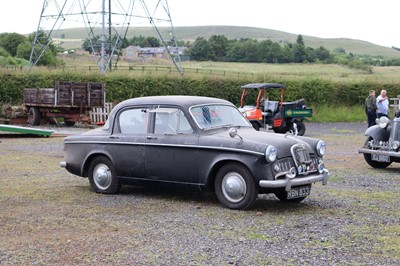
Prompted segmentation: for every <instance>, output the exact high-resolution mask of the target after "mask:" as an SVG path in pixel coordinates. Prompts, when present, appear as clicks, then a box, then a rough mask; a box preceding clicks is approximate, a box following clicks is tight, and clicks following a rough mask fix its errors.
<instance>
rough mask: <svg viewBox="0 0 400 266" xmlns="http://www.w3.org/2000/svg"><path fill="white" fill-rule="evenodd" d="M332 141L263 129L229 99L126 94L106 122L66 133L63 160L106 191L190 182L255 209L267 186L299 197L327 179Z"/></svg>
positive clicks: (287, 197) (284, 196) (231, 203)
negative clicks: (326, 162) (131, 96)
mask: <svg viewBox="0 0 400 266" xmlns="http://www.w3.org/2000/svg"><path fill="white" fill-rule="evenodd" d="M325 149H326V145H325V142H324V141H322V140H318V139H314V138H306V137H298V136H292V135H289V134H288V135H280V134H274V133H268V132H259V131H256V130H255V129H254V128H253V127H252V126H251V124H250V123H249V122H248V120H247V119H246V118H245V117H244V116H243V115H242V114H241V113H240V112H239V110H238V109H237V108H236V107H235V106H234V105H233V104H232V103H230V102H228V101H225V100H221V99H216V98H209V97H196V96H152V97H143V98H135V99H129V100H126V101H123V102H121V103H119V104H118V105H116V106H115V107H114V108H113V110H112V111H111V113H110V116H109V119H108V120H107V122H106V124H105V125H104V126H103V127H101V128H97V129H94V130H92V131H89V132H87V133H83V134H82V135H74V136H68V137H66V138H65V139H64V150H65V157H64V159H65V161H63V162H61V163H60V166H61V167H65V168H66V170H67V171H69V172H70V173H72V174H74V175H77V176H82V177H88V178H89V183H90V185H91V187H92V189H93V190H94V191H95V192H98V193H107V194H113V193H117V192H118V191H119V189H120V186H121V184H123V183H132V181H151V182H150V183H152V184H154V181H157V182H168V183H176V184H185V185H188V184H189V185H193V186H196V187H199V188H209V189H211V190H213V191H215V193H216V195H217V197H218V199H219V200H220V202H221V203H222V204H223V205H224V206H226V207H228V208H232V209H247V208H249V207H251V206H252V204H253V203H254V202H255V200H256V198H257V195H258V194H259V193H274V194H275V195H276V196H277V197H278V198H279V199H280V200H283V201H293V202H299V201H301V200H303V199H305V198H306V197H307V196H308V195H309V194H310V189H311V185H312V184H313V183H315V182H322V184H324V185H325V184H326V183H327V180H328V170H327V169H326V168H325V166H324V161H323V155H324V153H325ZM140 183H143V182H140Z"/></svg>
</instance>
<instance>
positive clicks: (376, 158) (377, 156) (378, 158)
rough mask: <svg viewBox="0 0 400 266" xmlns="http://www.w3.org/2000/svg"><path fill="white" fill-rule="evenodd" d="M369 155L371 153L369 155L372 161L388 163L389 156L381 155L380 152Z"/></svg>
mask: <svg viewBox="0 0 400 266" xmlns="http://www.w3.org/2000/svg"><path fill="white" fill-rule="evenodd" d="M371 155H372V156H371V159H372V161H377V162H388V163H390V156H388V155H382V154H371Z"/></svg>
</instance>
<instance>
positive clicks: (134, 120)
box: [118, 108, 149, 134]
mask: <svg viewBox="0 0 400 266" xmlns="http://www.w3.org/2000/svg"><path fill="white" fill-rule="evenodd" d="M148 118H149V110H148V109H145V108H137V109H128V110H125V111H123V112H122V113H121V114H120V115H119V117H118V122H119V126H120V130H121V133H122V134H144V133H147V125H148Z"/></svg>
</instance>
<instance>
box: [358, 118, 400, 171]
mask: <svg viewBox="0 0 400 266" xmlns="http://www.w3.org/2000/svg"><path fill="white" fill-rule="evenodd" d="M365 135H366V136H367V139H366V141H365V143H364V146H363V147H362V148H361V149H359V150H358V152H359V153H362V154H363V155H364V160H365V161H366V162H367V163H368V164H369V165H370V166H372V167H374V168H386V167H388V166H389V165H391V164H392V163H393V162H397V163H400V112H399V111H398V112H396V115H395V118H394V119H393V120H392V121H390V119H389V118H388V117H385V116H383V117H381V118H379V119H377V125H374V126H372V127H369V128H368V129H367V130H366V131H365Z"/></svg>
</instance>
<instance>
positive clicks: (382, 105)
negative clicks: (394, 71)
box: [376, 90, 389, 118]
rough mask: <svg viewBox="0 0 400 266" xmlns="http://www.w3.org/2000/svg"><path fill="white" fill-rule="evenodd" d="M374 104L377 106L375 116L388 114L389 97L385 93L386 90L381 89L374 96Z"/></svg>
mask: <svg viewBox="0 0 400 266" xmlns="http://www.w3.org/2000/svg"><path fill="white" fill-rule="evenodd" d="M376 106H377V107H378V112H377V116H378V118H379V117H382V116H386V117H388V114H389V98H388V97H387V95H386V90H381V94H380V95H379V96H378V97H377V98H376Z"/></svg>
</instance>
